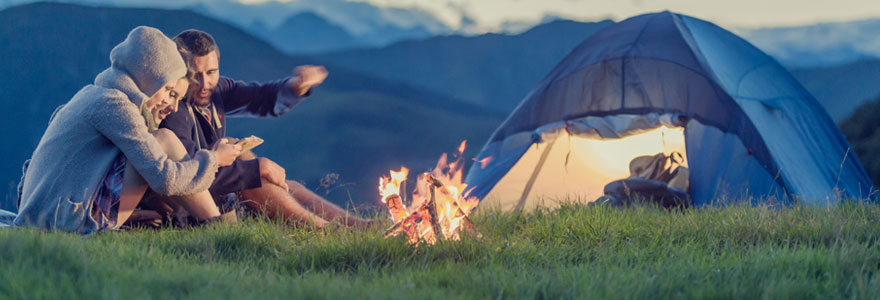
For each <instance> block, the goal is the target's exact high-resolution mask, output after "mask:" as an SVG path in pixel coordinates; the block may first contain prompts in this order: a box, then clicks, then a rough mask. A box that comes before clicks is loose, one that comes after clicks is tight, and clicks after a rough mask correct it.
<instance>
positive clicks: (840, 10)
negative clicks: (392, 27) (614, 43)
mask: <svg viewBox="0 0 880 300" xmlns="http://www.w3.org/2000/svg"><path fill="white" fill-rule="evenodd" d="M239 1H242V2H245V3H262V2H266V1H269V0H239ZM281 1H295V0H281ZM352 1H360V2H369V3H372V4H375V5H379V6H385V7H407V8H411V7H417V8H421V9H424V10H427V11H430V12H432V13H433V14H435V15H436V16H437V17H438V18H439V19H440V20H441V21H443V22H444V23H446V24H448V25H451V27H454V28H456V27H459V25H461V20H462V18H461V17H462V15H463V13H464V14H465V15H467V16H468V17H470V18H472V19H474V20H475V21H476V23H479V24H480V25H481V26H483V27H484V29H488V30H491V29H492V28H493V27H496V28H497V27H500V26H501V24H503V23H504V22H505V21H520V22H535V21H537V20H540V19H541V18H543V17H544V16H545V15H556V16H560V17H564V18H568V19H574V20H582V21H593V20H600V19H607V18H611V19H614V20H622V19H625V18H627V17H630V16H635V15H639V14H642V13H646V12H654V11H661V10H666V9H668V10H672V11H675V12H679V13H684V14H688V15H692V16H695V17H699V18H701V19H706V20H709V21H712V22H715V23H718V24H719V25H722V26H729V27H739V28H759V27H774V26H795V25H805V24H813V23H816V22H836V21H852V20H858V19H866V18H877V17H880V0H836V1H831V0H733V1H731V0H723V1H719V0H703V1H700V0H619V1H615V0H352Z"/></svg>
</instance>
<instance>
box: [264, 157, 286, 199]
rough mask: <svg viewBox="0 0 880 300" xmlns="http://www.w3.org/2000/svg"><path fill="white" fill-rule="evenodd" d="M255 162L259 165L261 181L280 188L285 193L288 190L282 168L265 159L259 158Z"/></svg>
mask: <svg viewBox="0 0 880 300" xmlns="http://www.w3.org/2000/svg"><path fill="white" fill-rule="evenodd" d="M257 161H258V162H259V164H260V177H262V178H263V180H266V181H268V182H269V183H271V184H274V185H277V186H280V187H281V188H283V189H284V190H285V191H289V190H290V188H289V187H288V186H287V174H286V173H285V171H284V168H282V167H281V166H279V165H278V164H276V163H275V162H274V161H271V160H269V159H268V158H265V157H260V158H258V159H257Z"/></svg>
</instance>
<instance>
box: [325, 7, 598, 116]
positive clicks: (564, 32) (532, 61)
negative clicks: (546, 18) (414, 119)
mask: <svg viewBox="0 0 880 300" xmlns="http://www.w3.org/2000/svg"><path fill="white" fill-rule="evenodd" d="M610 24H613V22H612V21H601V22H595V23H582V22H575V21H567V20H559V21H553V22H550V23H547V24H543V25H540V26H536V27H534V28H532V29H530V30H528V31H526V32H523V33H521V34H517V35H506V34H494V33H490V34H484V35H479V36H471V37H467V36H459V35H453V36H441V37H433V38H430V39H426V40H420V41H403V42H398V43H395V44H392V45H390V46H387V47H383V48H379V49H358V50H351V51H342V52H334V53H328V54H321V55H316V56H313V58H314V59H315V60H317V61H322V62H326V63H333V64H339V65H343V66H346V67H348V68H352V69H354V70H358V71H361V72H364V73H369V74H373V75H376V76H378V77H381V78H385V79H389V80H395V81H401V82H406V83H408V84H411V85H414V86H417V87H421V88H425V89H428V90H432V91H434V92H437V93H446V94H450V95H454V96H455V97H456V98H459V99H463V100H465V101H468V102H470V103H473V104H475V105H479V106H482V107H484V108H487V109H491V110H495V111H499V112H503V113H507V112H509V111H511V110H512V109H513V108H514V107H515V106H516V105H517V104H519V101H520V100H522V98H523V97H524V96H525V95H526V94H527V93H528V92H529V91H530V90H531V89H532V88H533V87H534V86H535V85H537V83H538V82H539V81H540V80H541V79H542V78H544V76H545V75H546V74H547V73H548V72H549V71H550V69H551V68H553V66H555V65H556V64H557V63H558V62H559V61H560V60H562V58H564V57H565V55H567V54H568V53H569V52H570V51H571V50H572V49H574V47H575V46H577V45H578V44H580V43H581V42H582V41H583V40H584V39H586V38H587V37H589V36H590V35H592V34H593V33H595V32H597V31H599V30H601V29H603V28H605V27H606V26H608V25H610Z"/></svg>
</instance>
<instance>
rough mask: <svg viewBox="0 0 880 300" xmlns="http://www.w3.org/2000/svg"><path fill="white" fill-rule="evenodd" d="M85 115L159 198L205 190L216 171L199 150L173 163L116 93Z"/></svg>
mask: <svg viewBox="0 0 880 300" xmlns="http://www.w3.org/2000/svg"><path fill="white" fill-rule="evenodd" d="M95 106H96V107H95V108H94V109H93V110H92V111H91V112H90V113H89V114H88V119H89V122H90V123H91V124H92V125H93V126H94V127H95V128H96V129H97V130H98V131H99V132H100V133H101V134H103V135H104V136H105V137H107V139H109V140H110V141H111V142H113V144H114V145H116V147H119V149H120V150H121V151H122V153H123V154H124V155H125V157H126V158H127V161H128V163H130V164H132V166H133V167H134V168H135V169H136V170H137V171H138V173H139V174H140V175H141V177H143V178H144V180H146V181H147V184H149V186H150V187H151V188H152V189H153V190H154V191H156V192H157V193H159V194H162V195H189V194H194V193H197V192H201V191H204V190H207V189H208V187H210V186H211V183H212V182H213V181H214V174H215V173H216V172H217V168H218V165H217V158H216V157H215V156H214V154H213V153H211V152H210V151H206V150H200V151H198V152H196V153H195V155H193V157H192V158H189V159H184V160H183V161H180V162H176V161H173V160H171V159H169V158H168V156H167V155H166V154H165V152H164V151H163V150H162V147H161V146H160V145H159V142H158V141H156V139H155V137H153V135H151V134H150V133H149V132H148V131H147V126H146V125H145V123H144V120H143V117H142V116H141V114H140V113H139V111H138V108H137V106H135V105H134V103H132V102H131V101H130V100H128V98H127V97H125V96H124V95H122V94H121V93H118V94H116V95H112V96H110V97H107V99H106V101H100V102H99V103H98V104H96V105H95Z"/></svg>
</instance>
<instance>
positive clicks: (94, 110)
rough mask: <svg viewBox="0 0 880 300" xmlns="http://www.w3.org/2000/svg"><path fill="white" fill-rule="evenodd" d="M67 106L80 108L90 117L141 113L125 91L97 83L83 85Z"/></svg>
mask: <svg viewBox="0 0 880 300" xmlns="http://www.w3.org/2000/svg"><path fill="white" fill-rule="evenodd" d="M66 106H71V109H77V110H80V111H81V113H84V114H85V115H86V117H87V118H88V119H94V118H98V119H104V118H107V117H109V116H119V117H122V116H138V115H139V110H138V107H137V106H136V105H134V103H133V102H131V100H129V99H128V96H126V95H125V93H123V92H122V91H120V90H116V89H109V88H105V87H101V86H97V85H87V86H85V87H83V88H82V89H81V90H80V91H79V92H77V93H76V95H74V96H73V99H71V100H70V102H69V103H68V104H67V105H66Z"/></svg>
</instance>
